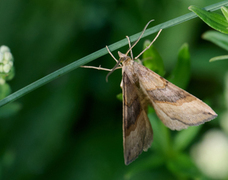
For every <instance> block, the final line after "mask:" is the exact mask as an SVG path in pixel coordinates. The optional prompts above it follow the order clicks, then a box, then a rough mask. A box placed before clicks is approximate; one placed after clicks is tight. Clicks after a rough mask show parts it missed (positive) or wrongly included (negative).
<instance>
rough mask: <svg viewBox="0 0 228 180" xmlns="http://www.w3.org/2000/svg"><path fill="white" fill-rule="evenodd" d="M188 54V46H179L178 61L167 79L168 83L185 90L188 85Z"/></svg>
mask: <svg viewBox="0 0 228 180" xmlns="http://www.w3.org/2000/svg"><path fill="white" fill-rule="evenodd" d="M190 66H191V64H190V54H189V49H188V45H187V44H186V43H185V44H183V45H182V46H181V48H180V50H179V53H178V60H177V63H176V66H175V68H174V69H173V71H172V73H171V75H170V77H169V78H168V79H169V81H170V82H172V83H173V84H175V85H177V86H179V87H180V88H183V89H185V88H186V87H187V85H188V82H189V79H190V71H191V70H190V69H191V67H190Z"/></svg>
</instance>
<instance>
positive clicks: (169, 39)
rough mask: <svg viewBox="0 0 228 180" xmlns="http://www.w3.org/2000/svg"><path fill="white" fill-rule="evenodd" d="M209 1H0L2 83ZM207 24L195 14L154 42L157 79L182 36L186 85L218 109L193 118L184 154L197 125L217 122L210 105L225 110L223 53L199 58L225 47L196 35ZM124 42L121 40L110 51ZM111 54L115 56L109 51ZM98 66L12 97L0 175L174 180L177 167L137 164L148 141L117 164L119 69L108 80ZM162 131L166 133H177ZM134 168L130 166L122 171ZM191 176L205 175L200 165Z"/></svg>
mask: <svg viewBox="0 0 228 180" xmlns="http://www.w3.org/2000/svg"><path fill="white" fill-rule="evenodd" d="M216 2H217V0H201V1H198V0H191V1H190V0H185V1H177V0H170V1H165V0H153V1H152V0H86V1H85V0H55V1H51V0H33V1H28V0H2V1H0V45H7V46H8V47H9V48H10V49H11V52H12V54H13V56H14V59H15V61H14V66H15V72H16V74H15V77H14V79H13V80H12V81H10V82H9V84H10V86H11V89H12V91H13V92H15V91H17V90H19V89H20V88H22V87H24V86H26V85H28V84H30V83H32V82H34V81H35V80H38V79H39V78H41V77H43V76H45V75H47V74H49V73H51V72H53V71H55V70H57V69H59V68H61V67H63V66H65V65H67V64H69V63H71V62H73V61H76V60H77V59H79V58H82V57H84V56H86V55H88V54H90V53H92V52H94V51H96V50H99V49H101V48H103V47H105V45H109V44H112V43H114V42H116V41H119V40H121V39H123V38H125V36H126V35H129V36H130V35H133V34H135V33H138V32H140V31H141V30H142V29H143V28H144V26H145V25H146V23H147V22H148V21H149V20H151V19H155V21H154V22H152V23H151V24H150V27H151V26H153V25H157V24H159V23H163V22H165V21H167V20H170V19H172V18H176V17H178V16H181V15H183V14H186V13H188V12H190V11H189V10H188V7H189V6H190V5H198V6H200V7H205V6H207V5H211V4H213V3H216ZM209 29H210V28H209V27H208V26H207V25H206V24H204V23H203V22H202V21H201V20H199V18H196V19H194V20H190V21H188V22H185V23H182V24H180V25H177V26H174V27H171V28H168V29H165V30H163V31H162V33H161V35H160V37H159V38H158V40H157V41H156V43H155V44H154V46H155V47H156V48H157V50H158V51H159V53H160V54H161V56H162V58H163V60H164V65H165V70H166V75H165V77H167V76H168V75H169V73H170V71H171V70H172V69H173V68H174V66H175V63H176V61H177V54H178V50H179V48H180V47H181V45H182V44H184V43H185V42H186V43H188V44H189V49H190V55H191V79H190V83H189V85H188V87H187V89H186V90H187V91H188V92H190V93H192V94H194V95H195V96H197V97H198V98H200V99H202V100H204V101H206V102H208V103H209V104H210V105H211V106H212V108H213V109H214V110H215V111H216V112H217V113H218V115H219V116H218V118H217V119H215V120H213V121H212V122H209V123H206V124H204V125H202V128H201V130H200V132H199V134H198V135H197V137H196V138H195V139H194V140H193V141H192V142H191V144H190V145H189V146H188V147H187V148H186V149H185V150H184V151H185V153H186V154H187V155H188V156H189V157H192V156H191V155H190V154H191V153H190V152H191V148H192V146H193V145H194V144H195V143H197V142H199V141H200V140H201V139H202V137H203V135H204V133H206V132H207V131H209V130H210V129H214V128H217V129H219V130H220V129H222V128H221V127H220V124H219V120H220V113H223V112H225V111H227V109H226V107H225V95H224V94H225V93H224V92H225V91H227V90H225V73H226V71H227V70H228V61H220V62H214V63H209V62H208V61H209V59H210V58H211V57H214V56H218V55H222V54H227V52H226V51H224V50H222V49H220V48H219V47H217V46H215V45H213V44H212V43H210V42H207V41H204V40H202V39H201V35H202V34H203V33H204V32H205V31H207V30H209ZM153 37H154V35H152V36H149V37H147V39H150V40H152V39H153ZM144 40H145V39H143V40H141V41H140V42H139V44H138V45H137V46H136V47H135V48H134V50H133V52H134V55H137V54H138V53H139V52H141V50H142V46H143V42H144ZM126 50H127V46H126V47H124V48H121V49H120V51H121V52H125V51H126ZM113 54H114V55H115V56H116V57H117V52H113ZM89 65H93V66H99V65H101V66H102V67H106V68H112V67H113V66H114V65H115V61H113V59H112V58H111V57H110V55H106V56H103V57H102V58H99V59H97V60H96V61H93V62H91V63H90V64H89ZM106 74H107V72H104V71H97V70H93V69H82V68H79V69H76V70H75V71H73V72H71V73H68V74H67V75H64V76H63V77H60V78H58V79H56V80H55V81H52V82H50V83H49V84H47V85H45V86H43V87H41V88H39V89H37V90H35V91H33V92H31V93H29V94H27V95H26V96H23V97H22V98H20V99H18V100H17V101H16V102H14V103H15V104H14V105H15V106H16V109H17V112H16V113H15V112H14V113H9V114H7V113H6V114H7V115H6V116H4V117H2V118H1V119H0V143H1V144H0V179H7V180H8V179H9V180H14V179H15V180H16V179H67V180H68V179H69V180H71V179H80V180H81V179H83V180H84V179H85V180H87V179H178V178H179V179H180V177H178V175H177V174H178V173H179V172H177V173H173V172H172V171H171V170H170V169H169V167H167V166H166V165H164V164H159V163H158V164H157V165H153V166H150V165H147V166H143V164H144V162H145V161H146V162H147V163H148V159H150V157H152V156H153V154H154V151H155V150H154V149H153V144H152V148H151V149H150V150H149V151H148V152H147V153H143V154H142V155H140V156H139V158H138V159H137V160H136V161H134V162H133V163H132V164H131V165H129V166H125V165H124V159H123V145H122V103H121V101H119V100H118V99H117V98H116V95H117V94H119V93H121V89H120V86H119V85H120V81H121V71H120V70H117V71H115V72H114V73H113V74H112V75H111V76H110V77H109V82H108V83H106V81H105V76H106ZM227 79H228V78H227ZM227 108H228V107H227ZM152 126H153V122H152ZM155 131H156V130H155ZM168 131H170V130H168ZM183 131H185V130H183ZM221 131H222V130H221ZM170 133H171V138H172V136H175V135H176V134H177V133H178V132H176V131H175V132H170ZM154 136H155V137H156V136H160V134H159V133H157V134H154ZM167 151H169V149H167ZM158 161H159V160H158ZM193 163H194V161H193ZM137 167H140V169H139V170H138V168H137ZM136 169H137V170H138V171H137V173H135V174H133V175H129V174H131V173H132V172H136V171H135V170H136ZM180 173H181V172H180ZM201 173H202V175H201ZM198 176H199V177H204V178H206V176H205V175H204V172H202V171H201V170H199V173H198ZM177 177H178V178H177Z"/></svg>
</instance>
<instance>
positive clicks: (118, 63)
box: [106, 46, 121, 82]
mask: <svg viewBox="0 0 228 180" xmlns="http://www.w3.org/2000/svg"><path fill="white" fill-rule="evenodd" d="M106 49H107V50H108V53H109V54H110V55H111V56H112V58H113V59H114V60H115V61H116V62H117V63H116V65H115V66H114V67H113V68H112V69H111V71H110V72H109V73H108V74H107V76H106V82H108V77H109V75H110V74H112V73H113V71H115V70H116V69H119V68H118V67H117V66H119V65H121V64H120V60H121V59H120V60H119V61H118V60H117V59H116V58H115V56H113V54H112V53H111V51H110V50H109V48H108V46H106Z"/></svg>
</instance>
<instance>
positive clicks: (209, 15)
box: [189, 6, 228, 34]
mask: <svg viewBox="0 0 228 180" xmlns="http://www.w3.org/2000/svg"><path fill="white" fill-rule="evenodd" d="M189 10H191V11H193V12H194V13H196V15H197V16H199V18H200V19H202V20H203V21H204V22H205V23H206V24H207V25H208V26H210V27H212V28H214V29H216V30H217V31H220V32H222V33H225V34H228V22H227V20H226V18H225V17H224V16H222V15H220V14H217V13H214V12H208V11H205V10H204V9H201V8H199V7H197V6H190V7H189Z"/></svg>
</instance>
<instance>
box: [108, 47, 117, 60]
mask: <svg viewBox="0 0 228 180" xmlns="http://www.w3.org/2000/svg"><path fill="white" fill-rule="evenodd" d="M106 49H107V51H108V53H109V54H110V55H111V56H112V58H113V59H114V60H115V61H116V62H117V63H118V60H117V59H116V58H115V56H113V54H112V53H111V51H110V50H109V48H108V46H106Z"/></svg>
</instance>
